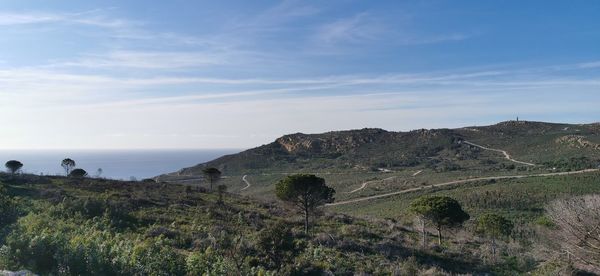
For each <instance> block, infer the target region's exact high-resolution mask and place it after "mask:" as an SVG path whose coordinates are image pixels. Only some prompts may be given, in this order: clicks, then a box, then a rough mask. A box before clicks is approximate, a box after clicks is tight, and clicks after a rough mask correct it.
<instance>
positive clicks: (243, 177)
mask: <svg viewBox="0 0 600 276" xmlns="http://www.w3.org/2000/svg"><path fill="white" fill-rule="evenodd" d="M246 177H248V175H247V174H244V176H242V181H244V183H246V187H244V188H242V189H241V190H240V191H243V190H246V189H248V188H250V186H251V185H250V182H249V181H248V180H247V179H246Z"/></svg>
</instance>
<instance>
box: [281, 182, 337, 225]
mask: <svg viewBox="0 0 600 276" xmlns="http://www.w3.org/2000/svg"><path fill="white" fill-rule="evenodd" d="M275 193H276V195H277V197H278V198H279V199H281V200H283V201H286V202H289V203H291V204H292V205H294V206H295V207H296V208H297V209H298V210H300V211H301V212H302V213H303V214H304V232H305V233H308V218H309V215H310V214H311V213H313V212H314V210H315V209H316V208H317V207H319V206H321V205H323V204H325V203H328V202H332V201H333V195H334V194H335V190H334V189H333V188H331V187H328V186H327V185H325V179H323V178H320V177H317V176H315V175H312V174H296V175H290V176H288V177H286V178H284V179H282V180H281V181H279V182H277V184H276V185H275Z"/></svg>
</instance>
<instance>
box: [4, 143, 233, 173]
mask: <svg viewBox="0 0 600 276" xmlns="http://www.w3.org/2000/svg"><path fill="white" fill-rule="evenodd" d="M239 151H240V150H237V149H214V150H213V149H190V150H0V161H2V162H5V161H8V160H12V159H16V160H19V161H21V162H22V163H23V165H24V166H23V169H22V171H23V172H25V173H34V174H44V175H48V174H50V175H55V174H59V175H64V174H65V172H64V170H63V168H62V167H61V166H60V163H61V161H62V160H63V159H65V158H71V159H73V160H75V162H76V163H77V166H76V167H77V168H82V169H84V170H86V171H87V172H88V174H89V175H90V176H96V175H97V173H98V169H102V174H100V177H105V178H112V179H123V180H129V179H131V178H132V177H134V178H136V179H138V180H141V179H143V178H149V177H153V176H157V175H159V174H163V173H169V172H174V171H177V170H179V169H181V168H184V167H190V166H193V165H196V164H199V163H203V162H206V161H210V160H213V159H215V158H217V157H220V156H222V155H225V154H231V153H236V152H239Z"/></svg>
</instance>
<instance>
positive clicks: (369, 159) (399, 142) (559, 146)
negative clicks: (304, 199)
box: [159, 121, 600, 181]
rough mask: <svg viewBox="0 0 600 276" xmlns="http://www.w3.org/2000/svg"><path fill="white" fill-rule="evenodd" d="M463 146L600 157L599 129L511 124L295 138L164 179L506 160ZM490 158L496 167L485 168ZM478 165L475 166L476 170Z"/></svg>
mask: <svg viewBox="0 0 600 276" xmlns="http://www.w3.org/2000/svg"><path fill="white" fill-rule="evenodd" d="M462 141H469V142H472V143H476V144H478V145H483V146H486V147H490V148H499V149H503V150H505V151H507V152H510V154H511V155H512V157H514V158H515V159H519V160H522V161H525V162H524V163H535V164H540V165H545V166H547V167H557V166H569V164H567V163H570V162H571V161H572V160H571V159H573V158H575V159H579V162H580V163H581V162H583V163H585V164H583V166H587V167H589V166H592V165H593V164H595V163H598V162H597V161H598V159H599V158H600V126H599V125H598V124H581V125H571V124H555V123H544V122H527V121H507V122H502V123H498V124H495V125H491V126H482V127H464V128H458V129H433V130H426V129H421V130H414V131H410V132H391V131H386V130H383V129H360V130H349V131H335V132H327V133H323V134H302V133H296V134H290V135H285V136H283V137H281V138H278V139H277V140H275V141H274V142H272V143H270V144H267V145H263V146H260V147H257V148H253V149H249V150H246V151H243V152H241V153H238V154H232V155H227V156H223V157H221V158H218V159H215V160H213V161H210V162H207V163H203V164H199V165H196V166H193V167H190V168H184V169H182V170H180V171H178V172H175V173H171V174H168V175H163V176H160V177H159V179H160V180H167V181H169V180H171V181H172V180H177V179H185V178H189V177H194V176H196V177H201V175H202V169H203V168H205V167H217V168H219V169H220V170H221V171H223V173H224V175H244V174H250V175H252V174H269V173H271V174H272V173H291V172H321V173H324V172H330V173H331V172H340V171H341V172H369V171H390V170H396V171H397V170H404V169H410V168H419V167H425V168H430V169H433V170H435V171H451V170H457V169H461V168H468V167H471V168H478V167H485V166H486V165H493V164H494V163H497V162H498V161H500V162H501V161H502V160H501V159H502V158H500V159H498V158H495V156H494V154H492V153H489V152H484V151H485V150H482V149H479V148H476V147H473V146H471V145H468V144H465V143H462ZM500 157H502V156H500ZM488 159H491V161H489V162H481V160H488ZM474 161H475V162H477V164H475V165H474V164H472V163H473V162H474ZM517 165H519V164H517Z"/></svg>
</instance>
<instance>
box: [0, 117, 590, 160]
mask: <svg viewBox="0 0 600 276" xmlns="http://www.w3.org/2000/svg"><path fill="white" fill-rule="evenodd" d="M516 119H517V118H513V119H509V120H505V121H512V120H516ZM519 120H520V121H529V122H543V123H556V124H574V125H577V124H584V125H585V124H595V123H600V121H594V122H558V121H556V122H554V121H553V122H549V121H535V120H526V119H524V118H519ZM505 121H498V122H494V123H491V124H481V125H474V124H471V125H460V126H455V127H439V128H448V129H454V128H463V127H476V126H488V125H492V124H495V123H501V122H505ZM363 128H367V127H359V128H351V129H332V130H327V131H323V132H306V133H304V134H320V133H324V132H331V131H347V130H357V129H363ZM419 129H434V128H427V127H422V128H414V129H400V130H393V129H384V130H387V131H397V132H398V131H399V132H408V131H413V130H419ZM294 133H298V132H290V133H282V134H281V135H279V136H277V137H275V138H273V139H272V140H269V141H265V142H262V143H259V144H256V145H254V146H250V147H246V148H234V147H229V148H227V147H223V148H217V147H213V148H176V147H172V148H166V147H165V148H135V147H132V148H0V152H24V151H25V152H29V151H31V152H37V151H54V152H69V151H73V152H96V151H97V152H124V151H129V152H136V151H139V152H147V151H150V152H160V151H167V152H175V151H181V152H185V151H190V150H191V151H202V150H219V151H230V152H241V151H244V150H248V149H251V148H255V147H259V146H261V145H265V144H268V143H271V142H273V141H275V139H277V138H279V137H281V136H284V135H288V134H294Z"/></svg>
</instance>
